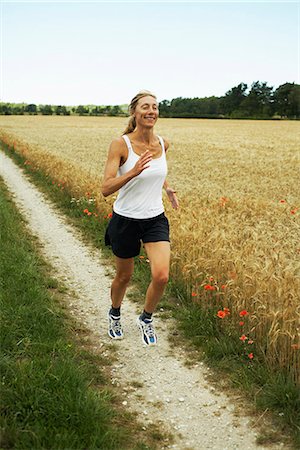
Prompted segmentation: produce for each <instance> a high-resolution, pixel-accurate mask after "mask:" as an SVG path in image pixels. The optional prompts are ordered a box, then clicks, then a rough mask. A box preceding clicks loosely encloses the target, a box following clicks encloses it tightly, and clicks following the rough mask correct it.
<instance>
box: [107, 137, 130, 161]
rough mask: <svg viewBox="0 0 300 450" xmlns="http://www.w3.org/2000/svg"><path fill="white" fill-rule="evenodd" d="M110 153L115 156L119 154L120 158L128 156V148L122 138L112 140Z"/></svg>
mask: <svg viewBox="0 0 300 450" xmlns="http://www.w3.org/2000/svg"><path fill="white" fill-rule="evenodd" d="M110 151H111V152H112V153H113V154H116V153H118V154H119V155H120V156H124V155H125V154H126V151H127V146H126V142H125V141H124V139H123V137H122V136H120V137H116V138H114V139H112V141H111V143H110Z"/></svg>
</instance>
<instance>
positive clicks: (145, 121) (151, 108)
mask: <svg viewBox="0 0 300 450" xmlns="http://www.w3.org/2000/svg"><path fill="white" fill-rule="evenodd" d="M158 114H159V112H158V103H157V101H156V99H155V98H153V97H152V96H151V95H147V96H145V97H142V98H140V99H139V101H138V102H137V105H136V108H135V112H134V116H135V120H136V124H137V125H140V126H142V127H147V128H151V127H153V126H154V125H155V123H156V121H157V119H158Z"/></svg>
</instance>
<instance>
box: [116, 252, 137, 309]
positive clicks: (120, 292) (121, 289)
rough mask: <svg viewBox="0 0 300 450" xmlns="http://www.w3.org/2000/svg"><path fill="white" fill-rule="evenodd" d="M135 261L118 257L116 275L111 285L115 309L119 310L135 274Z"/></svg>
mask: <svg viewBox="0 0 300 450" xmlns="http://www.w3.org/2000/svg"><path fill="white" fill-rule="evenodd" d="M133 268H134V259H133V258H118V257H117V256H116V275H115V278H114V280H113V282H112V285H111V302H112V307H113V308H119V307H120V306H121V303H122V300H123V298H124V295H125V292H126V288H127V286H128V283H129V281H130V278H131V275H132V274H133Z"/></svg>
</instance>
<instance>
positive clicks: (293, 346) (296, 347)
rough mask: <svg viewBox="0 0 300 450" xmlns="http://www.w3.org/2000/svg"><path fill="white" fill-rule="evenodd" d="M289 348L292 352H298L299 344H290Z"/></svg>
mask: <svg viewBox="0 0 300 450" xmlns="http://www.w3.org/2000/svg"><path fill="white" fill-rule="evenodd" d="M291 347H292V349H294V350H299V349H300V344H292V345H291Z"/></svg>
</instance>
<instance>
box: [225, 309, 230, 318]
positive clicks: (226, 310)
mask: <svg viewBox="0 0 300 450" xmlns="http://www.w3.org/2000/svg"><path fill="white" fill-rule="evenodd" d="M223 311H224V313H225V314H226V316H229V315H230V311H229V308H223Z"/></svg>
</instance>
